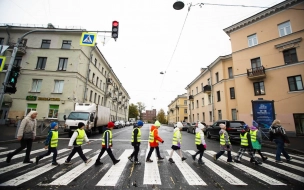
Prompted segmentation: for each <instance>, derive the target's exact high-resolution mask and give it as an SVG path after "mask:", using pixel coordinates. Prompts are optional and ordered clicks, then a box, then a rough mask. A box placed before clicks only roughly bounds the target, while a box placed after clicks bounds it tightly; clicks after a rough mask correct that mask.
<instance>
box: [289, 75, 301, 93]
mask: <svg viewBox="0 0 304 190" xmlns="http://www.w3.org/2000/svg"><path fill="white" fill-rule="evenodd" d="M287 80H288V86H289V91H300V90H303V81H302V77H301V75H297V76H291V77H287Z"/></svg>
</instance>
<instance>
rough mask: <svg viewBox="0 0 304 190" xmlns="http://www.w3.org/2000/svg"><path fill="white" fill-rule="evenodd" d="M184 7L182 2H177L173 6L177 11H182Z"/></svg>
mask: <svg viewBox="0 0 304 190" xmlns="http://www.w3.org/2000/svg"><path fill="white" fill-rule="evenodd" d="M184 6H185V4H184V2H182V1H176V2H175V3H174V4H173V8H174V9H175V10H181V9H183V8H184Z"/></svg>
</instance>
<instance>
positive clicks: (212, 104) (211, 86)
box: [207, 66, 214, 124]
mask: <svg viewBox="0 0 304 190" xmlns="http://www.w3.org/2000/svg"><path fill="white" fill-rule="evenodd" d="M207 69H208V71H209V72H210V88H211V101H212V102H211V106H212V112H211V114H212V124H213V123H214V101H213V85H212V73H211V70H210V69H209V66H207Z"/></svg>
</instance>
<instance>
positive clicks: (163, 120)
mask: <svg viewBox="0 0 304 190" xmlns="http://www.w3.org/2000/svg"><path fill="white" fill-rule="evenodd" d="M156 118H157V120H158V121H159V122H160V123H163V124H167V122H168V121H167V120H166V116H165V111H164V110H163V109H160V110H159V112H158V114H157V116H156Z"/></svg>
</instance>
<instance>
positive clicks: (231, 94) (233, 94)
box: [230, 87, 235, 99]
mask: <svg viewBox="0 0 304 190" xmlns="http://www.w3.org/2000/svg"><path fill="white" fill-rule="evenodd" d="M230 99H235V92H234V87H231V88H230Z"/></svg>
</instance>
